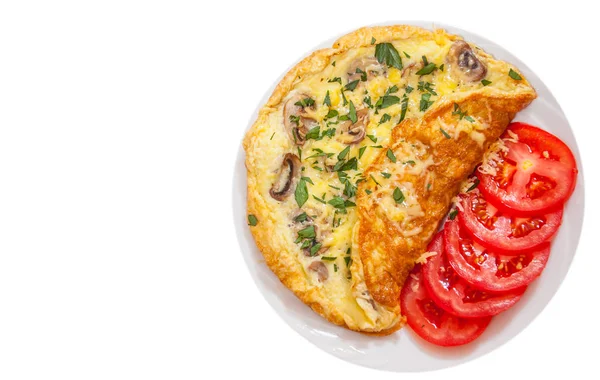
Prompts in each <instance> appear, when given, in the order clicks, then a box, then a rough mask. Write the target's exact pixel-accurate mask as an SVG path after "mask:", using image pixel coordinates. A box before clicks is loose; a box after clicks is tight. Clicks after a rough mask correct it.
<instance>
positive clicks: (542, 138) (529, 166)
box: [477, 123, 577, 215]
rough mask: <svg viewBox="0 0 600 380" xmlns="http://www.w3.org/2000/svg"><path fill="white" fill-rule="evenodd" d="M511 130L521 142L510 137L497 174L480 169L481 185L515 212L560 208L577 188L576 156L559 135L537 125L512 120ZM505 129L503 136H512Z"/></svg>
mask: <svg viewBox="0 0 600 380" xmlns="http://www.w3.org/2000/svg"><path fill="white" fill-rule="evenodd" d="M507 131H511V132H513V133H515V134H517V136H519V139H518V141H519V142H511V141H506V142H505V145H506V146H507V147H508V152H504V153H503V155H502V159H501V160H500V162H499V163H498V164H497V167H496V169H497V174H496V175H490V174H482V173H480V172H478V173H477V176H478V177H479V179H480V181H481V186H480V189H481V191H483V192H484V193H485V194H486V196H487V197H488V199H489V201H490V202H492V203H493V204H494V205H495V206H496V207H498V208H500V209H502V210H504V211H507V212H510V213H512V214H514V215H540V214H545V213H547V212H549V211H552V210H557V209H559V208H561V207H562V205H563V204H564V203H565V202H566V201H567V199H568V198H569V196H570V195H571V193H572V192H573V190H574V189H575V179H576V177H577V167H576V163H575V157H573V153H572V152H571V150H570V149H569V147H568V146H566V145H565V143H563V142H562V141H561V140H560V139H559V138H558V137H556V136H554V135H552V134H550V133H548V132H546V131H544V130H542V129H539V128H537V127H534V126H531V125H528V124H524V123H512V124H510V125H509V127H508V129H507ZM507 133H508V132H505V135H504V136H503V137H509V136H508V135H507Z"/></svg>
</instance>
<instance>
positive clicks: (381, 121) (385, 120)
mask: <svg viewBox="0 0 600 380" xmlns="http://www.w3.org/2000/svg"><path fill="white" fill-rule="evenodd" d="M391 119H392V117H391V116H390V115H389V114H387V113H384V114H383V116H382V117H381V119H380V120H379V124H383V123H385V122H387V121H390V120H391Z"/></svg>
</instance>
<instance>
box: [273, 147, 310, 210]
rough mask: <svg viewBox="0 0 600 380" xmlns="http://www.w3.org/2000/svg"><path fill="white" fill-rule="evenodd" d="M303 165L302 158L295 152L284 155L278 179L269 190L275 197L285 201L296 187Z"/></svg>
mask: <svg viewBox="0 0 600 380" xmlns="http://www.w3.org/2000/svg"><path fill="white" fill-rule="evenodd" d="M301 165H302V164H301V163H300V159H299V158H298V156H296V155H295V154H292V153H288V154H286V155H285V156H284V157H283V161H282V162H281V167H280V168H279V175H278V177H277V180H276V181H275V183H273V185H272V186H271V190H270V191H269V193H270V194H271V196H272V197H273V198H274V199H276V200H278V201H283V200H284V199H285V198H287V197H288V196H289V195H290V194H291V193H292V192H293V191H294V190H295V189H296V183H297V182H298V179H299V178H300V166H301Z"/></svg>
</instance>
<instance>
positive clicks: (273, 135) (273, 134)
mask: <svg viewBox="0 0 600 380" xmlns="http://www.w3.org/2000/svg"><path fill="white" fill-rule="evenodd" d="M273 136H275V132H273V134H272V135H271V138H270V139H269V140H273Z"/></svg>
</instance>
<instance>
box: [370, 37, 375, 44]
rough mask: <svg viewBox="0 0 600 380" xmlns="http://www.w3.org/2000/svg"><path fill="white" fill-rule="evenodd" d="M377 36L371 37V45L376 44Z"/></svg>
mask: <svg viewBox="0 0 600 380" xmlns="http://www.w3.org/2000/svg"><path fill="white" fill-rule="evenodd" d="M375 41H376V40H375V37H371V45H375Z"/></svg>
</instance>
